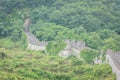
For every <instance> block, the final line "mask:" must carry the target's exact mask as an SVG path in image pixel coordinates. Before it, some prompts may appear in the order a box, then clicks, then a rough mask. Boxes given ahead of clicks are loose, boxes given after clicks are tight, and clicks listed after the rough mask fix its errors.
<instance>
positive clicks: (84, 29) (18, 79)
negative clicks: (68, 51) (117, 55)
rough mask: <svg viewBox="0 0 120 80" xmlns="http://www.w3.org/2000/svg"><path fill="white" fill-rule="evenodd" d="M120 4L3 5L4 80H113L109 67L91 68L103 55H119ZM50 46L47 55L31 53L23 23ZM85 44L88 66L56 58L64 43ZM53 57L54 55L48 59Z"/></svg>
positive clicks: (86, 0) (93, 0)
mask: <svg viewBox="0 0 120 80" xmlns="http://www.w3.org/2000/svg"><path fill="white" fill-rule="evenodd" d="M119 4H120V1H119V0H0V80H1V79H2V80H39V79H42V80H88V79H90V80H113V78H115V76H114V74H112V71H111V68H110V66H109V65H107V64H101V65H91V63H92V61H93V59H94V58H95V57H96V56H97V55H99V53H98V52H99V51H101V50H103V51H104V52H105V51H106V50H107V49H112V50H114V51H120V5H119ZM27 18H29V19H30V21H31V22H30V31H31V32H32V33H33V34H34V35H35V36H36V37H37V38H38V39H39V40H40V41H48V42H49V43H48V45H47V47H46V50H47V53H48V54H45V52H44V51H38V52H35V51H27V50H26V49H27V39H26V35H25V33H24V31H23V24H24V20H25V19H27ZM66 39H70V40H78V41H81V40H82V41H85V43H86V46H87V47H89V48H90V50H88V49H85V50H83V51H82V52H81V57H82V58H83V59H84V60H85V62H83V61H80V60H78V59H76V58H74V57H73V56H71V57H69V58H67V59H62V58H60V57H58V56H57V55H58V53H59V52H60V51H61V50H62V49H64V48H65V47H66V44H65V43H64V40H66ZM49 54H50V55H49ZM104 55H105V54H104Z"/></svg>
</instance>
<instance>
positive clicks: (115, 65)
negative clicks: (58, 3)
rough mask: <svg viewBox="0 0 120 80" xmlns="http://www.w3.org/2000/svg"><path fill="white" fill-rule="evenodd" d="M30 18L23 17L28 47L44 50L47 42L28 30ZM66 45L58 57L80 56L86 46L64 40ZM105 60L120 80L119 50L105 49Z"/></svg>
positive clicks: (81, 43)
mask: <svg viewBox="0 0 120 80" xmlns="http://www.w3.org/2000/svg"><path fill="white" fill-rule="evenodd" d="M29 25H30V19H25V22H24V25H23V26H24V32H25V33H26V36H27V41H28V49H30V50H45V48H46V46H47V44H48V42H45V41H39V40H38V39H37V38H36V37H35V36H34V35H33V34H32V33H31V32H30V31H29ZM65 43H66V47H65V48H64V49H63V50H62V51H61V52H60V53H59V54H58V55H59V56H60V57H64V58H67V57H68V56H71V55H74V56H76V57H77V58H80V54H79V53H80V51H81V50H83V49H85V48H87V47H86V46H85V42H83V41H74V40H65ZM96 61H97V63H98V64H99V63H100V64H101V63H102V62H101V60H96ZM106 62H107V63H108V64H109V65H110V66H111V67H112V71H113V73H115V74H116V78H117V80H120V51H118V52H112V50H107V51H106Z"/></svg>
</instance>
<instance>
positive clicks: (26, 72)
mask: <svg viewBox="0 0 120 80" xmlns="http://www.w3.org/2000/svg"><path fill="white" fill-rule="evenodd" d="M0 52H4V53H6V55H7V57H6V58H5V59H0V80H87V79H89V80H113V74H112V71H111V68H110V66H109V65H106V64H104V65H94V66H92V65H89V64H84V63H83V62H81V61H79V60H77V59H76V58H68V59H63V58H60V57H58V56H50V55H48V54H43V53H42V52H34V51H23V50H20V49H17V48H16V49H14V50H8V49H2V48H1V49H0Z"/></svg>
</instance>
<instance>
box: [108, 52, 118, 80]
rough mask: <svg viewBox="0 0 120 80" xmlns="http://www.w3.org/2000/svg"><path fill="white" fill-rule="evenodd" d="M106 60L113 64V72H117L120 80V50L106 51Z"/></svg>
mask: <svg viewBox="0 0 120 80" xmlns="http://www.w3.org/2000/svg"><path fill="white" fill-rule="evenodd" d="M106 54H107V55H106V62H107V63H108V64H109V65H110V66H111V68H112V71H113V73H115V74H116V78H117V80H120V51H118V52H113V51H112V50H107V51H106Z"/></svg>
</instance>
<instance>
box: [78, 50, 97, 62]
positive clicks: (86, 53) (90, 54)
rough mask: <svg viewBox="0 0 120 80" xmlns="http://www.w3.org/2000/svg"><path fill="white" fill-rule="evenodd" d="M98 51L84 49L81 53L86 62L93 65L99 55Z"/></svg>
mask: <svg viewBox="0 0 120 80" xmlns="http://www.w3.org/2000/svg"><path fill="white" fill-rule="evenodd" d="M98 54H99V53H98V52H97V51H93V50H89V49H84V50H82V51H81V53H80V56H81V57H82V58H83V59H84V60H85V62H86V63H93V59H95V57H96V56H97V55H98Z"/></svg>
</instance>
